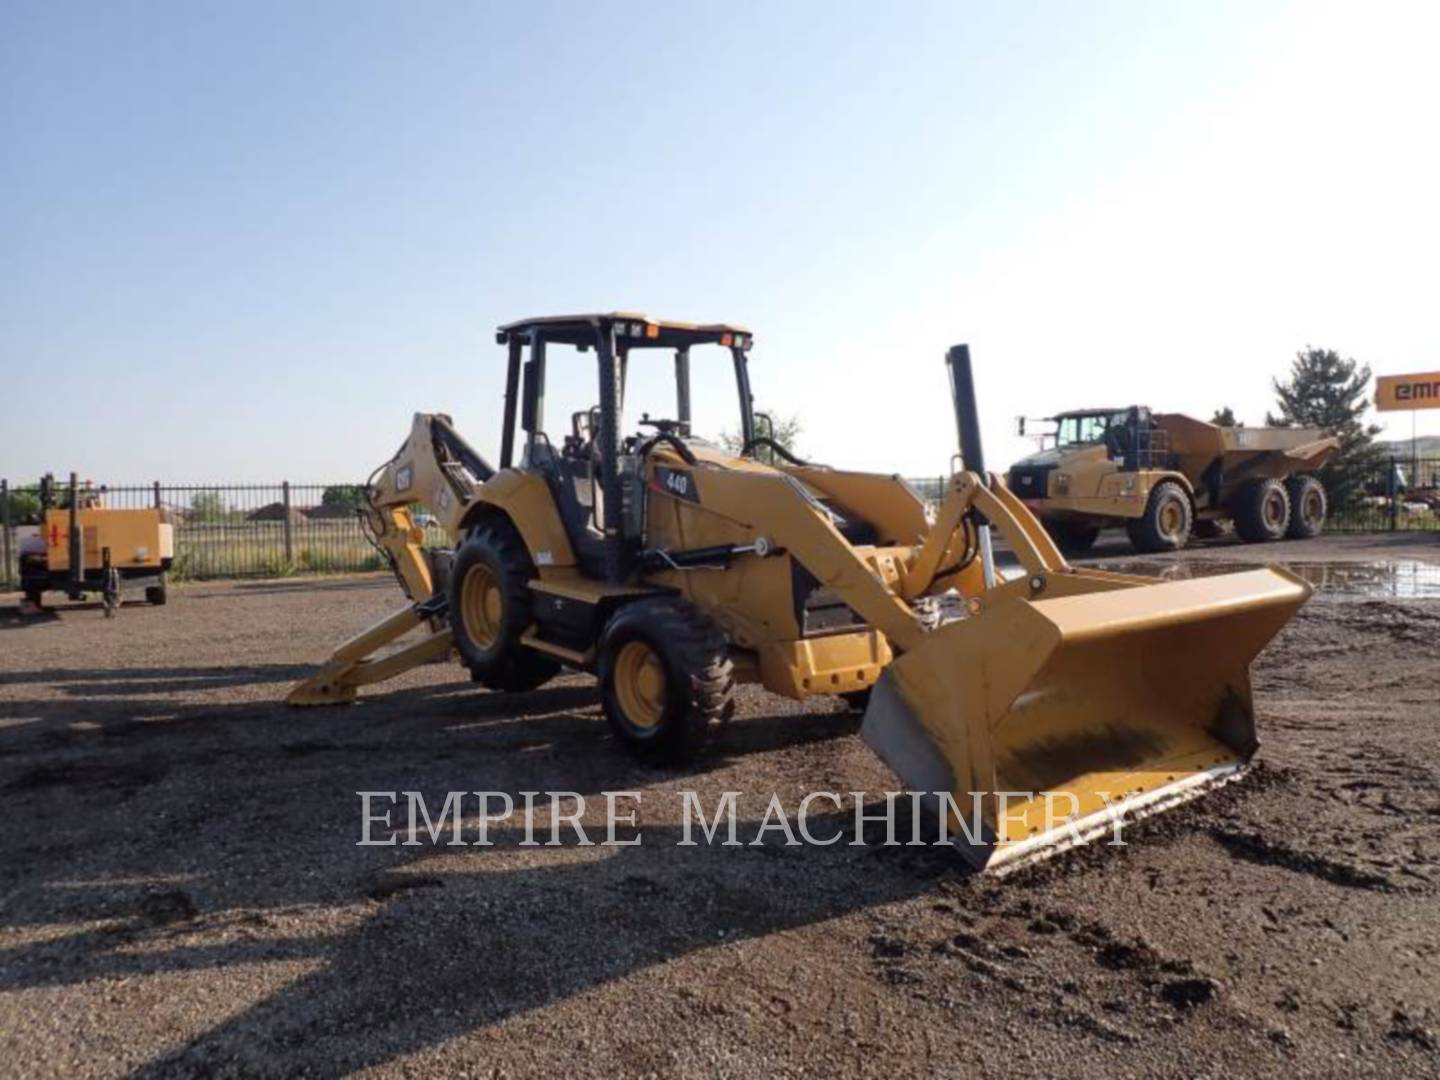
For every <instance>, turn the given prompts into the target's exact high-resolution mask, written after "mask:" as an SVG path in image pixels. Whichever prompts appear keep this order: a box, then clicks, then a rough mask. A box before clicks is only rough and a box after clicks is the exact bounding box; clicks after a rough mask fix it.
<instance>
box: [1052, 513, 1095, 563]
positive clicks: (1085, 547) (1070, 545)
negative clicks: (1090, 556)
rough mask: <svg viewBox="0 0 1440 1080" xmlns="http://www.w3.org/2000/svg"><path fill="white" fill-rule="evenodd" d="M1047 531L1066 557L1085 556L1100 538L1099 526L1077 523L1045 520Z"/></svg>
mask: <svg viewBox="0 0 1440 1080" xmlns="http://www.w3.org/2000/svg"><path fill="white" fill-rule="evenodd" d="M1044 524H1045V531H1046V532H1048V533H1049V534H1050V539H1052V540H1054V541H1055V546H1056V547H1058V548H1059V549H1060V550H1061V551H1063V552H1064V553H1065V554H1066V555H1084V554H1085V553H1086V552H1087V551H1089V550H1090V549H1091V548H1092V547H1094V546H1095V541H1096V539H1097V538H1098V537H1099V536H1100V527H1099V526H1098V525H1084V524H1081V523H1080V522H1076V521H1056V520H1054V519H1053V518H1050V519H1046V520H1045V523H1044Z"/></svg>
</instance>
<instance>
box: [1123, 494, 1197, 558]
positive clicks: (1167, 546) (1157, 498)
mask: <svg viewBox="0 0 1440 1080" xmlns="http://www.w3.org/2000/svg"><path fill="white" fill-rule="evenodd" d="M1194 521H1195V509H1194V507H1192V506H1191V505H1190V496H1189V494H1187V493H1186V491H1185V489H1184V488H1183V487H1181V486H1180V485H1179V484H1177V483H1176V482H1175V481H1174V480H1162V481H1160V483H1158V484H1156V485H1155V486H1154V487H1153V488H1151V489H1150V498H1149V499H1148V500H1147V501H1146V503H1145V512H1144V513H1143V514H1141V515H1140V516H1139V517H1138V518H1133V519H1131V520H1130V521H1128V522H1126V523H1125V531H1126V532H1127V533H1129V534H1130V543H1131V544H1132V545H1134V547H1135V550H1136V551H1143V552H1146V553H1147V554H1152V553H1155V552H1160V551H1179V550H1180V549H1181V548H1183V547H1184V546H1185V545H1186V544H1188V543H1189V542H1190V528H1191V526H1192V525H1193V524H1194Z"/></svg>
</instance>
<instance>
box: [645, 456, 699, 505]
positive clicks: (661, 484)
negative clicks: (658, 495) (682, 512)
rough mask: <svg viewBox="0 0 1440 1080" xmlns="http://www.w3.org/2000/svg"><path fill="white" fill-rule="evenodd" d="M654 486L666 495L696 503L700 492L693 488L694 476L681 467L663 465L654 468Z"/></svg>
mask: <svg viewBox="0 0 1440 1080" xmlns="http://www.w3.org/2000/svg"><path fill="white" fill-rule="evenodd" d="M655 486H656V487H657V488H659V489H660V490H661V491H663V492H665V493H666V494H667V495H674V496H675V497H676V498H677V499H685V500H686V501H688V502H693V503H698V502H699V501H700V493H699V492H698V491H697V490H696V489H695V477H693V476H692V475H690V473H688V472H685V471H684V470H682V469H671V468H667V467H666V466H664V465H658V466H656V468H655Z"/></svg>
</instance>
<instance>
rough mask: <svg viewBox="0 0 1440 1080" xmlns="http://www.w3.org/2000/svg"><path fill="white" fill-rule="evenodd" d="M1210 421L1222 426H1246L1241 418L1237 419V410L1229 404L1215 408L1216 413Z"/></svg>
mask: <svg viewBox="0 0 1440 1080" xmlns="http://www.w3.org/2000/svg"><path fill="white" fill-rule="evenodd" d="M1210 423H1212V424H1218V425H1219V426H1220V427H1244V426H1245V424H1244V422H1243V421H1241V420H1236V419H1235V410H1234V409H1232V408H1230V406H1229V405H1224V406H1222V407H1221V408H1218V409H1216V410H1215V415H1214V416H1212V417H1211V418H1210Z"/></svg>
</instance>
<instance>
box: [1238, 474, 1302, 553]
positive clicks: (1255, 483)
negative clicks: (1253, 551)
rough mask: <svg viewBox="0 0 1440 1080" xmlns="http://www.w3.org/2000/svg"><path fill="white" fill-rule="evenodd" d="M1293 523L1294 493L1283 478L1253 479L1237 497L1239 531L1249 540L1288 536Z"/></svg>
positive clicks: (1260, 540)
mask: <svg viewBox="0 0 1440 1080" xmlns="http://www.w3.org/2000/svg"><path fill="white" fill-rule="evenodd" d="M1289 524H1290V496H1289V495H1288V494H1287V493H1286V491H1285V485H1284V484H1282V483H1281V482H1280V481H1279V480H1249V481H1246V483H1245V486H1244V487H1242V488H1241V489H1240V492H1239V494H1238V495H1237V496H1236V499H1235V531H1236V532H1237V533H1239V534H1240V539H1242V540H1244V541H1245V542H1246V543H1248V544H1268V543H1270V542H1271V541H1274V540H1279V539H1281V538H1283V537H1284V535H1285V530H1286V528H1288V527H1289Z"/></svg>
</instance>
